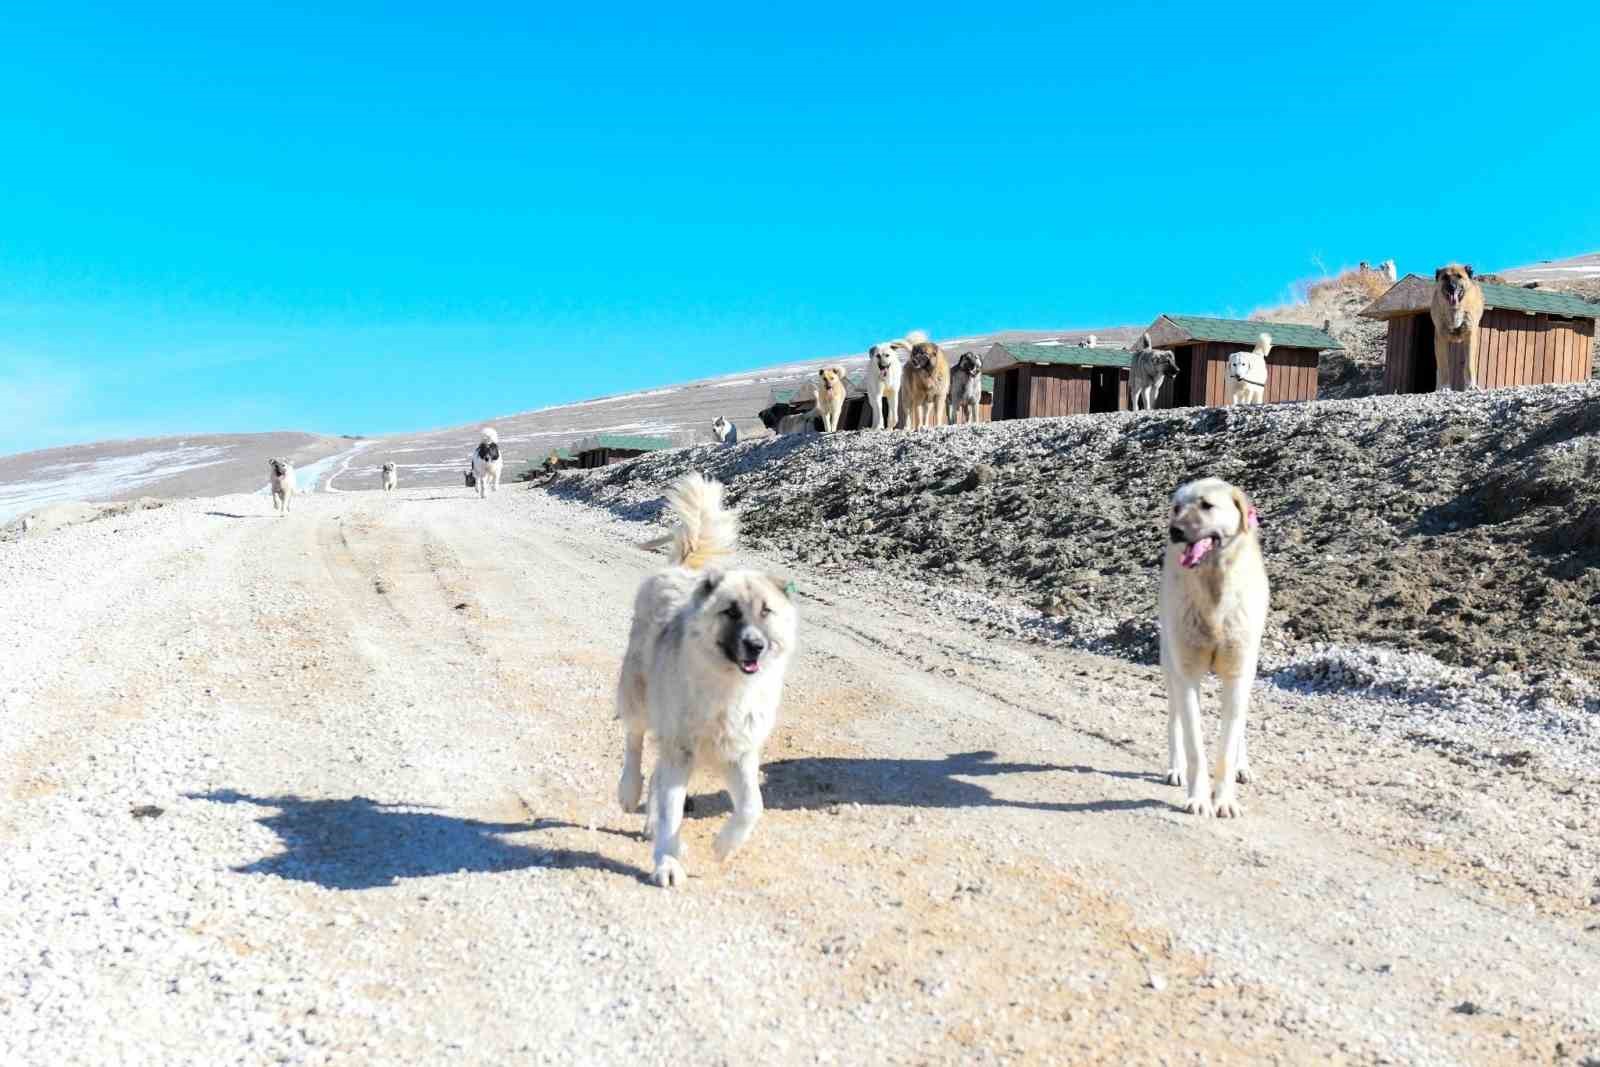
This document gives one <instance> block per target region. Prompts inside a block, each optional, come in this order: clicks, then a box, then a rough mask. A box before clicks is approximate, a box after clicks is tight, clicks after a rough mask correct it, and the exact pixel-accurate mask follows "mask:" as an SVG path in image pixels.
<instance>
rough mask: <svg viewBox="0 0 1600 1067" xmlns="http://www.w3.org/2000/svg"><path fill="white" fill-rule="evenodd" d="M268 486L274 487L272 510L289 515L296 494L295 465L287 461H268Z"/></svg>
mask: <svg viewBox="0 0 1600 1067" xmlns="http://www.w3.org/2000/svg"><path fill="white" fill-rule="evenodd" d="M267 484H268V485H270V486H271V487H272V510H273V511H279V512H282V513H283V514H285V515H287V514H289V501H290V500H291V499H293V497H294V494H295V484H294V464H293V463H291V462H289V461H288V460H286V459H269V460H267Z"/></svg>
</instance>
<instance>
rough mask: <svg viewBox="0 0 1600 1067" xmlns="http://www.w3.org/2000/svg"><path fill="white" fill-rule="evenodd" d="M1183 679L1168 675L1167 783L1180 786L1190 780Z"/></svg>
mask: <svg viewBox="0 0 1600 1067" xmlns="http://www.w3.org/2000/svg"><path fill="white" fill-rule="evenodd" d="M1182 690H1183V681H1182V680H1181V679H1179V678H1177V677H1174V676H1173V675H1172V674H1170V673H1169V674H1168V675H1167V784H1168V785H1175V786H1178V787H1179V788H1180V789H1181V788H1182V787H1183V783H1184V782H1187V781H1188V780H1189V776H1188V775H1187V774H1185V773H1184V770H1183V768H1184V759H1185V757H1184V754H1183V691H1182Z"/></svg>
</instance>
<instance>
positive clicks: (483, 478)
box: [467, 426, 502, 500]
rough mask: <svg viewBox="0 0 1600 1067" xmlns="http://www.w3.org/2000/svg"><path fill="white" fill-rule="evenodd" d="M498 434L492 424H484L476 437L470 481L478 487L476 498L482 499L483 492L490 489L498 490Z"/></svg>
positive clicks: (499, 464) (499, 466)
mask: <svg viewBox="0 0 1600 1067" xmlns="http://www.w3.org/2000/svg"><path fill="white" fill-rule="evenodd" d="M501 466H502V461H501V459H500V435H499V434H498V433H495V430H494V427H493V426H485V427H484V428H483V430H482V431H481V432H480V436H479V438H478V447H477V448H475V449H473V451H472V481H470V482H468V483H467V484H468V485H472V484H474V483H476V484H477V487H478V499H480V500H482V499H483V496H484V494H485V493H487V492H489V491H490V490H494V491H495V492H499V491H500V469H501Z"/></svg>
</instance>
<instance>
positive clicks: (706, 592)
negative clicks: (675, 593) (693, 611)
mask: <svg viewBox="0 0 1600 1067" xmlns="http://www.w3.org/2000/svg"><path fill="white" fill-rule="evenodd" d="M721 584H722V572H721V571H719V570H717V569H716V568H714V567H713V568H710V569H708V570H706V572H705V573H704V575H703V576H702V577H701V579H700V584H699V585H697V586H695V590H694V595H695V599H696V600H706V599H709V598H710V596H711V594H712V593H715V592H716V591H717V586H719V585H721Z"/></svg>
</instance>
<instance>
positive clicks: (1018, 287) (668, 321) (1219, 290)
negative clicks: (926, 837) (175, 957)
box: [0, 2, 1600, 452]
mask: <svg viewBox="0 0 1600 1067" xmlns="http://www.w3.org/2000/svg"><path fill="white" fill-rule="evenodd" d="M291 6H293V7H301V8H302V10H291V9H290V8H291ZM321 6H322V5H312V4H306V5H284V4H276V3H275V4H272V5H263V6H260V7H254V6H251V5H230V4H217V3H214V2H208V3H205V4H195V5H192V6H190V5H170V4H161V3H141V4H128V5H125V6H122V5H118V6H105V7H101V6H78V5H71V4H61V5H32V10H27V9H23V8H19V7H12V8H9V9H8V10H7V12H6V15H5V20H4V21H5V27H4V39H3V41H0V54H3V62H0V153H3V158H0V452H11V451H17V450H23V449H30V448H38V447H45V446H49V445H54V444H61V443H66V442H71V441H80V440H93V439H98V438H103V437H119V436H133V435H144V434H154V433H168V432H173V433H176V432H200V431H223V430H266V429H306V430H313V431H321V432H327V433H369V434H370V433H382V432H386V431H394V430H404V429H418V428H423V427H429V426H439V425H448V424H453V423H459V422H465V421H470V420H473V419H479V418H484V417H487V416H492V415H497V414H502V413H507V412H511V411H519V410H525V409H528V408H533V407H540V406H545V405H549V404H554V403H559V402H563V401H567V400H575V399H581V398H584V397H588V396H595V395H599V394H603V393H613V392H618V391H623V390H627V389H631V388H635V387H643V386H648V385H651V384H658V383H662V382H666V381H673V380H682V379H684V378H689V377H698V376H704V375H708V374H712V373H719V372H723V371H731V370H737V369H741V368H745V367H751V366H759V365H763V364H770V363H774V362H779V361H783V360H790V359H796V358H803V357H807V356H814V355H825V354H833V353H839V352H847V351H855V350H860V349H861V348H863V347H864V346H865V345H866V344H868V343H870V342H872V341H874V340H877V339H880V338H882V337H885V336H890V335H896V334H898V333H900V332H902V331H904V330H906V329H908V328H912V327H922V328H925V329H928V330H930V331H932V332H933V333H935V334H936V335H944V336H955V335H959V334H962V333H966V332H969V331H977V330H982V329H989V328H1006V327H1017V328H1022V327H1030V328H1032V327H1041V328H1054V327H1068V326H1100V325H1111V324H1117V323H1129V322H1143V321H1148V320H1149V319H1150V318H1152V317H1153V316H1154V315H1155V314H1156V313H1158V312H1160V311H1163V310H1170V311H1184V312H1192V313H1205V312H1211V313H1222V314H1226V313H1245V312H1248V311H1250V310H1251V309H1253V308H1255V307H1258V306H1260V305H1263V304H1267V303H1272V302H1276V301H1279V300H1281V299H1283V298H1284V296H1285V293H1286V289H1287V286H1288V284H1289V283H1291V282H1292V281H1294V280H1296V279H1299V278H1304V277H1306V276H1308V275H1311V274H1314V273H1316V272H1317V264H1318V263H1319V262H1320V263H1322V264H1326V265H1327V266H1328V267H1337V266H1340V265H1348V264H1353V263H1354V262H1355V261H1356V260H1358V259H1371V260H1378V259H1382V258H1385V257H1389V256H1393V257H1395V258H1397V259H1398V260H1399V262H1400V265H1401V268H1402V269H1415V270H1428V269H1431V268H1432V266H1433V265H1434V264H1435V263H1436V261H1439V260H1442V259H1445V258H1456V257H1459V258H1465V259H1468V260H1470V261H1472V262H1473V263H1475V264H1477V265H1478V266H1479V267H1480V268H1482V269H1493V268H1495V267H1497V266H1504V265H1510V264H1517V263H1522V262H1526V261H1530V260H1535V259H1539V258H1549V257H1552V256H1559V255H1569V254H1573V253H1577V252H1580V251H1589V250H1593V249H1595V248H1597V247H1600V178H1597V175H1600V119H1597V114H1600V111H1597V108H1596V103H1597V92H1596V84H1595V73H1594V71H1595V62H1596V58H1597V57H1596V45H1597V42H1600V32H1597V31H1600V5H1597V4H1594V3H1571V4H1544V5H1504V4H1497V5H1487V4H1485V5H1476V4H1461V3H1458V4H1455V5H1453V6H1452V11H1453V12H1454V13H1455V16H1454V17H1453V18H1451V19H1450V20H1449V21H1448V22H1445V23H1443V24H1441V25H1440V26H1437V27H1436V26H1434V25H1433V23H1432V16H1431V15H1430V11H1431V10H1432V9H1433V5H1428V4H1396V3H1385V4H1381V5H1380V4H1373V5H1364V4H1360V3H1345V4H1335V5H1326V4H1320V5H1309V6H1308V5H1294V4H1289V5H1285V4H1281V3H1274V4H1250V5H1233V6H1231V7H1230V6H1228V5H1160V6H1155V5H1145V4H1131V5H1129V4H1106V5H1097V6H1098V7H1100V8H1101V10H1098V11H1093V12H1087V13H1072V12H1070V11H1067V10H1064V8H1065V7H1066V6H1067V5H1060V4H1056V3H1050V4H1040V5H1037V6H1022V5H1005V4H989V5H973V6H972V7H971V8H969V9H967V10H965V11H955V10H943V9H940V8H938V7H937V6H929V5H927V4H915V5H905V6H903V7H896V6H893V5H869V4H862V3H852V4H849V5H839V6H831V5H827V4H809V5H805V6H796V7H795V8H793V9H791V10H788V11H775V10H769V9H767V8H766V6H765V5H752V4H739V5H735V6H729V7H727V8H723V9H720V10H717V9H713V8H711V7H708V6H701V5H663V4H649V5H643V6H640V7H638V8H633V7H632V6H631V5H627V4H559V5H554V4H553V5H543V4H484V5H473V4H450V5H445V4H435V3H430V4H419V5H396V4H387V5H372V6H371V7H370V8H367V9H365V10H363V9H359V8H355V7H349V8H346V9H345V10H344V11H343V12H342V13H339V14H328V13H325V12H322V11H319V10H317V9H318V8H320V7H321ZM1480 17H1481V20H1482V24H1483V26H1484V27H1485V28H1479V27H1478V20H1479V18H1480ZM1437 130H1445V131H1448V133H1447V134H1446V135H1445V138H1444V141H1443V145H1444V146H1443V147H1442V148H1439V147H1435V146H1436V145H1437V144H1438V143H1439V141H1438V138H1437V136H1436V133H1435V131H1437ZM1436 159H1437V160H1440V161H1441V163H1440V164H1436V163H1435V162H1434V161H1435V160H1436ZM1458 217H1460V218H1464V219H1466V220H1468V223H1467V225H1465V226H1463V225H1461V224H1459V223H1457V222H1456V221H1455V220H1456V219H1457V218H1458Z"/></svg>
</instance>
